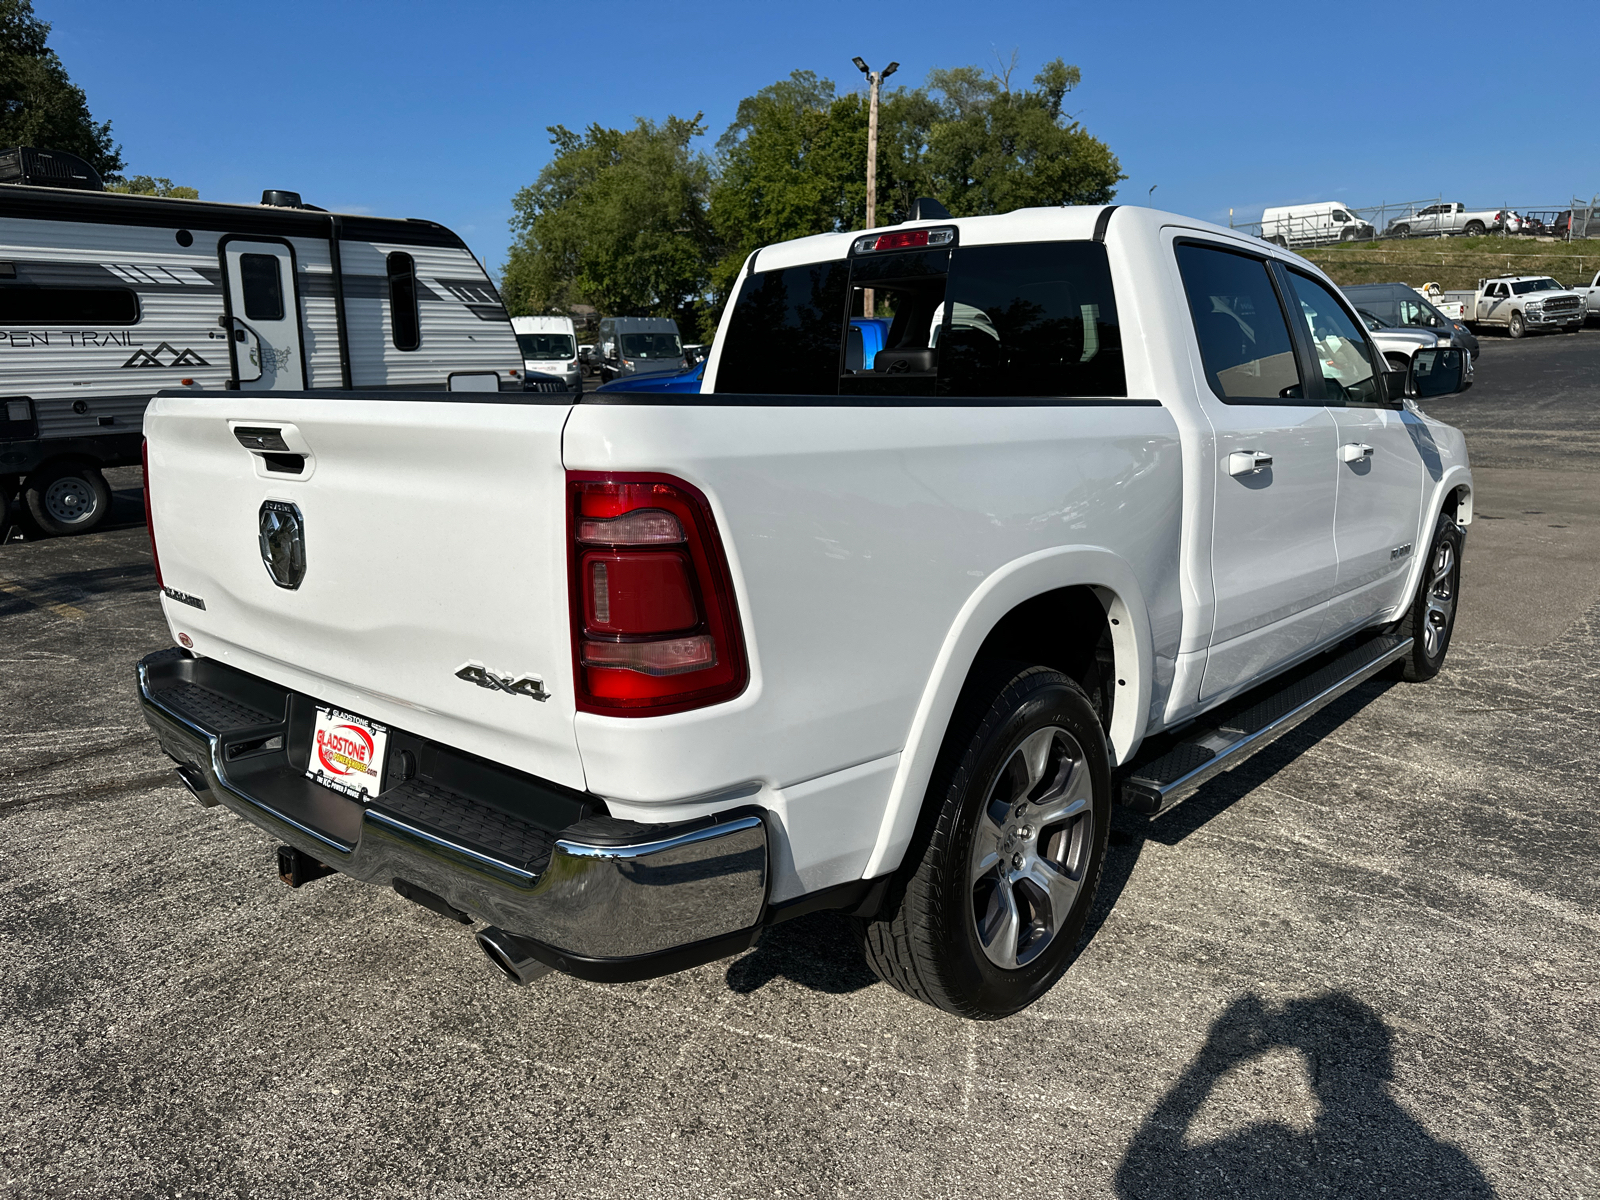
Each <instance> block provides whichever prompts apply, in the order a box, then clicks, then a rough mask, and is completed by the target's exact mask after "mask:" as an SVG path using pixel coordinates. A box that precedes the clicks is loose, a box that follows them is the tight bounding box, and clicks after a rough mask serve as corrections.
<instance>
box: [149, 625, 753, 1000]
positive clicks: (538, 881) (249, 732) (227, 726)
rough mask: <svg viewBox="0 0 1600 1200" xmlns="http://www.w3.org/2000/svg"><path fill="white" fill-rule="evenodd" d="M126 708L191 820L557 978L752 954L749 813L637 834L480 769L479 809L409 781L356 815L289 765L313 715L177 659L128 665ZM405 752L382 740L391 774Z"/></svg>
mask: <svg viewBox="0 0 1600 1200" xmlns="http://www.w3.org/2000/svg"><path fill="white" fill-rule="evenodd" d="M138 695H139V702H140V705H141V707H142V708H143V711H144V715H145V719H146V720H147V721H148V722H149V724H150V727H151V728H152V729H153V730H155V732H156V736H157V737H158V738H159V739H160V741H161V745H162V748H163V749H164V750H165V751H166V752H167V754H168V755H169V756H171V757H172V758H173V759H174V760H175V761H176V762H177V763H178V764H179V766H178V773H179V775H180V777H181V779H182V781H183V783H184V786H185V787H187V788H188V789H189V791H190V792H191V793H192V794H193V796H194V798H195V799H196V800H197V801H199V802H200V803H202V804H222V805H223V806H225V807H227V808H229V809H231V810H232V811H233V812H235V813H237V814H238V815H239V816H241V817H243V818H244V819H245V820H247V821H249V822H251V823H252V824H254V825H256V826H259V827H260V828H261V829H263V830H265V831H267V832H268V833H269V834H271V835H272V836H273V837H274V838H276V839H278V840H280V841H283V842H287V843H288V844H289V845H292V846H294V847H296V848H298V849H299V850H301V851H303V852H304V853H306V854H308V855H311V856H312V857H313V858H315V859H317V860H318V861H320V862H323V863H325V864H327V865H328V866H330V867H333V868H335V869H336V870H338V871H340V872H341V873H343V874H346V875H350V876H352V877H354V878H356V879H360V880H364V881H366V882H368V883H377V884H381V885H384V886H390V885H391V884H392V883H393V882H394V881H395V880H397V879H398V880H401V881H404V882H406V883H409V884H412V885H414V886H416V887H420V888H423V889H426V890H427V891H429V892H432V893H434V894H435V895H436V896H439V897H441V898H443V899H444V900H446V901H448V902H449V904H451V905H453V906H454V907H456V908H458V909H461V910H463V911H465V912H467V913H469V914H471V915H472V916H474V917H477V918H480V919H482V920H484V921H487V922H489V923H490V924H491V925H496V926H500V927H502V928H504V929H506V930H508V931H510V932H512V933H515V934H517V935H518V936H519V937H521V938H523V939H524V940H526V941H527V942H529V943H531V944H532V946H533V952H534V953H535V954H536V955H537V956H538V957H539V958H541V959H542V960H543V961H545V962H546V963H547V964H548V965H549V966H552V967H555V968H557V969H558V970H563V971H566V972H568V973H569V974H573V975H578V976H581V977H583V978H589V979H600V980H606V981H621V980H627V979H643V978H649V977H651V976H654V975H660V974H665V973H667V972H669V971H675V970H681V969H683V968H684V967H686V966H690V965H694V964H695V963H696V962H709V961H712V960H713V959H716V958H721V957H724V956H725V955H728V954H732V953H737V952H738V951H739V950H742V949H745V948H746V947H748V946H749V945H751V944H752V943H753V942H754V940H755V938H756V937H757V935H758V934H759V931H760V928H761V925H762V922H763V919H764V917H765V916H766V908H767V881H768V856H767V830H766V824H765V821H764V819H763V816H762V813H761V812H760V811H759V810H757V809H754V808H751V807H745V808H740V809H735V810H732V811H729V812H725V813H719V814H716V815H715V816H713V817H708V818H704V819H703V820H700V821H693V822H684V823H680V824H676V825H641V824H638V823H636V822H629V821H619V820H615V819H613V818H611V817H609V816H606V815H605V813H604V805H603V803H602V802H600V801H599V800H598V798H596V797H592V796H586V795H584V794H583V793H577V792H572V791H571V790H570V789H565V788H560V787H558V786H557V785H555V784H551V783H549V782H547V781H544V780H538V779H535V778H533V777H531V776H525V775H520V774H518V773H515V772H510V771H507V770H506V769H505V768H503V767H497V766H495V765H494V764H486V763H482V762H481V760H478V761H476V762H475V763H474V764H473V765H474V768H475V770H476V771H477V777H478V778H480V779H481V778H488V779H489V780H490V781H491V783H490V784H489V785H480V786H478V788H477V790H476V794H469V793H468V792H465V791H458V790H453V789H452V788H450V787H448V786H443V785H440V784H439V783H437V782H431V781H429V780H428V779H426V778H423V777H421V776H417V777H415V778H412V779H408V780H405V781H403V782H401V783H399V784H397V785H395V786H392V787H389V788H387V789H386V790H385V791H384V792H383V793H382V794H380V795H379V796H377V797H375V798H371V799H369V800H367V801H366V802H365V803H363V802H362V801H360V800H356V799H353V798H351V797H347V796H345V795H343V794H342V793H339V792H335V791H333V790H332V789H330V788H326V787H323V786H321V785H319V784H316V783H313V782H312V781H311V780H310V779H308V778H307V777H306V775H305V762H304V761H299V762H296V761H295V756H296V753H297V749H298V747H299V744H300V743H302V742H304V744H305V745H306V746H309V741H308V740H306V739H308V738H309V734H307V733H305V732H304V731H303V730H302V728H301V726H303V725H304V724H305V722H306V721H307V720H308V719H309V712H310V710H311V708H314V702H313V701H311V700H310V698H309V697H303V696H299V695H298V694H297V693H293V692H289V691H287V690H286V689H283V688H279V687H277V686H276V685H274V684H270V683H268V682H266V681H265V680H261V679H257V678H255V677H254V676H250V675H246V674H244V673H243V672H241V671H236V670H234V669H233V668H231V667H227V666H224V665H223V664H221V663H217V662H214V661H212V660H209V659H196V658H192V657H190V656H188V655H187V654H186V653H185V652H183V651H179V650H165V651H161V652H160V653H157V654H153V655H150V656H149V657H147V658H145V659H144V660H143V661H142V662H140V663H139V666H138ZM407 736H408V735H404V734H401V736H400V738H399V739H397V738H395V737H394V736H391V739H390V740H391V747H390V754H391V756H393V755H395V754H397V753H398V750H397V748H396V745H397V741H404V740H405V739H406V737H407ZM412 740H413V741H415V739H412ZM443 753H444V754H445V755H454V756H455V757H456V758H458V759H466V758H468V757H469V756H465V755H461V754H459V752H454V751H450V750H448V748H443ZM573 818H576V819H573Z"/></svg>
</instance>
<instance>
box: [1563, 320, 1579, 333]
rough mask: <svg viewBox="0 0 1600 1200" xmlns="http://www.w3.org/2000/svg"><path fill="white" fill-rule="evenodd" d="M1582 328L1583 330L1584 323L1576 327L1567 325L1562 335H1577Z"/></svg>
mask: <svg viewBox="0 0 1600 1200" xmlns="http://www.w3.org/2000/svg"><path fill="white" fill-rule="evenodd" d="M1582 328H1583V322H1582V321H1579V322H1578V323H1577V324H1576V325H1565V326H1563V327H1562V329H1561V332H1562V333H1577V332H1578V330H1580V329H1582Z"/></svg>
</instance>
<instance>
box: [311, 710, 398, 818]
mask: <svg viewBox="0 0 1600 1200" xmlns="http://www.w3.org/2000/svg"><path fill="white" fill-rule="evenodd" d="M388 744H389V731H388V730H387V729H385V728H384V727H383V726H382V725H379V724H376V723H375V722H373V721H368V720H367V719H366V718H364V717H358V716H356V715H355V714H354V713H347V712H343V711H341V710H339V709H337V708H323V707H322V706H321V705H318V706H317V723H316V725H315V726H313V727H312V730H311V765H310V766H309V767H308V768H307V770H306V775H307V777H309V778H310V779H311V780H312V781H313V782H316V783H321V784H325V785H326V786H328V787H331V788H333V789H335V790H336V791H341V792H343V793H344V794H345V795H347V796H356V797H358V798H359V797H364V796H376V795H377V794H378V793H379V792H380V791H382V790H383V786H382V785H383V753H384V750H385V748H386V747H387V746H388Z"/></svg>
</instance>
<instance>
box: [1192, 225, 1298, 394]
mask: <svg viewBox="0 0 1600 1200" xmlns="http://www.w3.org/2000/svg"><path fill="white" fill-rule="evenodd" d="M1177 253H1178V271H1179V273H1180V274H1181V275H1182V276H1183V290H1184V293H1185V295H1187V296H1188V299H1189V311H1190V312H1191V313H1192V314H1193V316H1194V330H1195V336H1196V337H1197V338H1198V339H1199V342H1200V357H1201V359H1202V361H1204V363H1205V368H1206V379H1207V381H1208V382H1209V383H1210V384H1211V390H1212V391H1213V392H1215V393H1216V394H1217V395H1218V396H1219V397H1220V398H1221V399H1223V400H1226V401H1228V402H1229V403H1231V404H1273V403H1276V402H1278V401H1280V400H1303V399H1304V396H1305V388H1304V385H1303V383H1302V382H1301V379H1300V368H1299V366H1298V365H1297V364H1296V363H1295V357H1294V343H1293V341H1291V340H1290V337H1289V323H1288V322H1287V321H1286V320H1285V319H1284V315H1283V308H1282V306H1281V305H1279V303H1278V293H1277V291H1276V290H1275V289H1274V288H1273V286H1272V279H1271V277H1270V276H1269V275H1268V274H1267V264H1266V263H1265V262H1263V261H1262V260H1261V259H1259V258H1252V257H1250V256H1249V255H1245V254H1235V253H1233V252H1232V251H1230V250H1223V249H1220V248H1216V249H1214V248H1212V247H1210V246H1197V245H1194V244H1193V243H1181V244H1179V245H1178V247H1177Z"/></svg>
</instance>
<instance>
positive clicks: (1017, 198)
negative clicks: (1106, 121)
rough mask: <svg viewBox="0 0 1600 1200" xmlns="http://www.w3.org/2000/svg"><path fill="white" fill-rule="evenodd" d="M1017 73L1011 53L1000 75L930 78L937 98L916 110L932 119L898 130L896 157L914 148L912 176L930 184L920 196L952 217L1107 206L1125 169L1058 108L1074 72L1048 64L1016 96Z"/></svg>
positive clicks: (1074, 81)
mask: <svg viewBox="0 0 1600 1200" xmlns="http://www.w3.org/2000/svg"><path fill="white" fill-rule="evenodd" d="M1015 67H1016V56H1015V55H1013V56H1012V63H1011V66H1010V67H1008V68H1007V69H1006V70H1005V71H1004V72H1002V73H995V72H992V71H991V72H986V71H983V70H981V69H980V68H978V67H956V68H954V69H952V70H938V69H935V70H933V71H930V72H929V73H928V83H927V90H928V92H929V93H932V94H934V95H937V96H938V97H939V99H938V100H937V101H936V102H935V105H934V106H933V108H932V109H931V110H930V109H924V110H922V111H923V112H924V113H929V114H930V115H932V120H930V121H928V124H927V125H926V126H922V127H918V126H916V125H913V126H911V127H909V128H908V129H906V130H905V131H903V133H902V134H901V137H902V138H903V140H904V143H905V144H906V145H905V148H904V149H902V151H901V153H902V154H907V155H909V152H910V150H911V149H912V148H915V149H917V150H918V151H919V152H920V153H919V155H918V157H919V159H920V162H919V164H918V165H919V167H920V170H919V171H916V172H908V173H907V174H908V177H909V178H910V179H911V180H912V181H914V182H922V181H924V180H925V181H926V182H927V183H928V184H929V186H930V187H931V188H932V190H931V191H929V192H928V193H926V194H928V195H931V196H935V197H937V198H938V199H939V200H940V201H941V202H942V203H943V204H944V205H945V207H946V208H948V209H949V210H950V211H951V212H952V213H953V214H955V215H956V216H978V215H981V214H985V213H1003V212H1011V211H1012V210H1014V209H1018V208H1031V207H1036V206H1041V205H1046V206H1047V205H1058V204H1107V203H1109V202H1110V201H1111V199H1112V197H1113V196H1115V195H1116V189H1117V184H1118V183H1120V182H1121V181H1122V180H1124V179H1126V178H1127V176H1126V175H1124V174H1123V173H1122V166H1121V164H1120V163H1119V162H1118V161H1117V158H1116V155H1114V154H1112V153H1111V148H1110V147H1109V146H1107V145H1106V144H1105V143H1104V142H1102V141H1101V140H1100V139H1099V138H1096V137H1092V136H1091V135H1090V134H1089V133H1087V132H1086V131H1085V130H1084V129H1083V127H1082V126H1081V125H1079V124H1078V122H1076V121H1074V120H1072V119H1071V118H1070V117H1069V116H1067V115H1066V114H1065V113H1063V112H1062V108H1061V105H1062V101H1063V100H1064V99H1065V97H1066V95H1067V93H1068V92H1070V91H1072V89H1073V88H1075V87H1077V86H1078V84H1079V82H1080V81H1081V79H1082V75H1081V73H1080V72H1079V70H1078V68H1077V67H1072V66H1068V65H1067V64H1066V63H1064V62H1062V60H1061V59H1059V58H1057V59H1052V60H1051V61H1050V62H1048V63H1046V64H1045V65H1044V68H1043V70H1041V71H1040V72H1039V74H1038V75H1036V76H1035V77H1034V80H1033V82H1034V85H1035V86H1034V87H1033V88H1030V89H1027V90H1023V91H1014V90H1013V89H1012V87H1011V74H1012V71H1013V70H1015ZM919 142H920V145H918V143H919ZM919 177H920V178H919ZM901 199H902V202H904V197H903V196H902V197H901Z"/></svg>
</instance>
